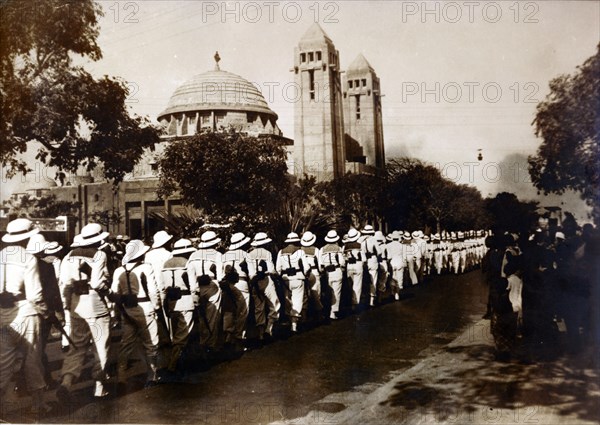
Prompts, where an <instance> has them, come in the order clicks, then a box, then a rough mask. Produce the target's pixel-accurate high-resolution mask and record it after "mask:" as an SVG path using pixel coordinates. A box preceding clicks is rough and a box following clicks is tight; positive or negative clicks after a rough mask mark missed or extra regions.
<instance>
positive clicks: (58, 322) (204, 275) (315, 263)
mask: <svg viewBox="0 0 600 425" xmlns="http://www.w3.org/2000/svg"><path fill="white" fill-rule="evenodd" d="M486 236H487V233H486V232H484V231H477V232H475V231H469V232H457V233H447V232H443V233H441V234H432V235H430V236H429V235H425V234H424V233H423V232H422V231H414V232H408V231H393V232H391V233H389V234H388V235H387V236H386V235H384V234H383V232H381V231H375V229H374V228H373V226H370V225H367V226H365V227H364V228H363V229H362V230H360V231H359V230H358V229H354V228H352V229H350V230H349V231H348V232H347V233H346V234H345V235H343V237H340V235H338V233H337V231H336V230H330V231H329V232H328V233H327V235H326V236H325V237H324V240H323V243H322V244H318V242H319V241H318V240H317V239H318V238H317V236H316V235H315V234H313V233H311V232H305V233H304V234H303V235H302V236H300V235H298V234H296V233H293V232H292V233H289V234H288V235H287V238H286V239H285V241H284V244H283V248H281V249H279V250H278V251H276V250H275V248H274V242H273V240H272V239H271V238H270V237H269V235H268V234H266V233H263V232H259V233H257V234H256V235H254V237H253V238H250V237H248V236H246V235H245V234H243V233H241V232H238V233H234V234H233V235H232V236H231V238H230V239H229V241H228V242H227V243H225V241H222V240H221V238H220V237H219V236H218V235H217V234H216V233H215V232H214V231H212V230H208V231H206V232H204V233H203V234H202V235H201V237H200V238H199V239H197V240H194V242H192V240H190V239H186V238H181V239H178V240H175V241H174V238H173V236H172V235H169V234H168V233H167V232H165V231H159V232H157V233H156V234H155V235H154V237H153V242H152V245H151V246H148V245H146V244H144V242H143V241H141V240H131V241H129V242H127V243H126V244H125V243H124V241H123V237H119V238H117V240H116V242H115V243H112V242H109V233H108V232H106V231H103V229H102V227H101V226H100V225H99V224H95V223H90V224H88V225H86V226H84V227H83V228H82V229H81V233H80V234H79V235H77V236H76V237H75V238H74V241H73V243H72V244H71V247H70V251H69V252H68V253H67V254H66V255H65V256H64V257H63V258H62V259H61V255H60V253H61V252H63V249H62V247H61V246H59V244H58V243H57V242H49V241H46V240H45V238H44V236H43V235H42V234H40V233H39V230H38V229H37V228H35V227H34V226H33V224H32V222H31V221H29V220H27V219H23V218H21V219H16V220H13V221H12V222H10V223H9V225H8V227H7V233H6V234H5V235H4V236H3V238H2V241H3V243H4V248H3V249H2V251H0V255H1V262H0V267H2V271H1V274H0V278H1V281H0V312H1V316H0V317H1V325H2V336H3V340H2V341H3V343H2V345H1V348H0V350H1V355H0V384H1V391H2V395H4V393H5V391H6V390H7V388H8V386H9V383H10V380H11V375H12V374H14V373H15V372H17V371H20V370H23V372H24V373H25V380H26V383H27V386H28V389H29V391H30V393H31V394H32V397H33V408H34V410H38V411H43V410H44V409H45V408H46V404H45V403H44V392H45V389H47V388H49V387H51V384H52V378H51V376H50V373H49V370H48V360H47V358H46V356H45V353H44V351H45V346H46V343H47V341H48V338H49V335H50V333H51V328H52V326H55V327H56V328H57V329H58V330H59V331H60V332H61V333H62V346H63V351H65V357H64V361H63V363H62V369H61V373H60V382H58V383H57V389H56V396H57V398H58V399H59V401H62V400H65V401H66V400H68V399H69V398H70V397H71V392H72V390H73V385H74V382H76V381H77V379H78V378H79V377H80V374H81V371H82V369H83V365H84V363H85V361H86V353H87V352H88V349H90V348H91V349H92V350H91V351H92V352H93V353H94V368H93V379H94V380H95V390H94V396H95V397H104V396H106V395H108V391H107V390H108V388H107V383H109V382H110V381H111V380H115V379H116V380H121V379H122V378H123V377H124V376H126V374H127V372H126V371H127V369H128V368H129V364H130V363H129V361H130V359H131V357H132V354H133V352H134V350H135V349H136V347H137V346H138V345H141V346H142V347H143V350H144V353H145V358H146V365H147V380H146V385H147V386H152V385H155V384H157V383H158V382H159V380H160V376H159V373H158V372H159V368H162V367H163V366H164V367H165V368H166V370H167V372H165V373H167V374H168V373H171V374H177V373H179V372H181V371H182V368H183V367H184V362H183V360H182V358H183V357H185V352H186V347H189V345H190V344H196V345H197V347H199V348H200V351H201V352H202V353H203V355H204V356H205V358H207V359H210V358H215V356H220V355H223V353H227V352H234V353H240V352H243V351H244V350H245V349H246V348H245V347H247V346H248V342H249V341H251V340H252V341H255V342H257V343H262V342H265V341H269V340H270V339H272V338H273V333H274V327H278V328H284V329H288V331H289V332H292V333H296V332H298V331H299V330H301V327H302V326H303V325H304V324H311V325H315V324H320V323H323V322H327V321H330V320H337V319H340V318H342V317H343V316H344V315H345V314H347V313H348V312H356V311H357V310H359V309H360V308H369V307H373V306H376V305H378V304H381V303H383V302H384V301H386V300H387V299H391V300H400V298H401V297H400V295H401V291H402V290H403V289H404V288H407V287H409V286H413V285H418V284H420V283H422V282H423V281H424V278H425V277H426V276H427V275H439V274H442V273H453V274H459V273H464V272H465V271H469V270H471V269H473V268H475V267H478V266H479V265H480V263H481V260H482V258H484V255H485V254H486V250H487V248H486V247H485V243H484V240H485V237H486ZM317 245H321V246H320V247H318V246H317ZM115 323H119V325H118V326H119V327H120V329H121V337H120V343H119V345H118V354H117V355H116V359H117V362H116V363H117V368H116V373H112V374H111V373H109V367H108V366H109V358H110V356H109V351H110V349H111V346H110V342H111V336H112V334H113V333H114V332H115V329H116V328H117V325H115ZM192 336H194V338H193V339H192V338H191V337H192ZM165 353H166V354H165ZM161 376H162V375H161Z"/></svg>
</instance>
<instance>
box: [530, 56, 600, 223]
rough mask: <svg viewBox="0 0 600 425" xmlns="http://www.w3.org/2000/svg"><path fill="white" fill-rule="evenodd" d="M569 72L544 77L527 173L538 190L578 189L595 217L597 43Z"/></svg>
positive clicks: (599, 129)
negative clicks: (545, 93)
mask: <svg viewBox="0 0 600 425" xmlns="http://www.w3.org/2000/svg"><path fill="white" fill-rule="evenodd" d="M577 68H578V71H577V73H575V74H574V75H561V76H559V77H557V78H554V79H553V80H552V81H550V93H549V94H548V96H547V97H546V99H545V100H543V101H542V102H540V103H539V104H538V106H537V113H536V117H535V120H534V122H533V124H534V125H535V133H536V136H538V137H541V138H542V139H543V142H542V144H541V145H540V146H539V148H538V151H537V154H536V155H534V156H530V157H529V173H530V175H531V178H532V181H533V183H534V184H535V186H536V187H537V188H538V189H539V190H543V191H544V192H545V193H549V192H554V193H559V194H560V193H563V192H564V191H565V190H567V189H573V190H576V191H579V192H580V193H581V196H582V198H583V199H585V200H586V202H587V203H588V204H589V205H591V206H593V208H594V210H593V215H594V218H595V221H596V222H598V220H599V219H600V193H599V191H600V144H599V143H600V44H599V45H598V51H597V52H596V54H595V55H594V56H592V57H590V58H589V59H587V60H586V61H585V62H584V63H583V65H581V66H579V67H577Z"/></svg>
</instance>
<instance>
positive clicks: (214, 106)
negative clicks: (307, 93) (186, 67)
mask: <svg viewBox="0 0 600 425" xmlns="http://www.w3.org/2000/svg"><path fill="white" fill-rule="evenodd" d="M219 60H220V58H219V55H218V53H217V54H215V61H216V65H215V69H214V70H213V71H208V72H204V73H202V74H199V75H196V76H194V77H193V78H192V79H191V80H189V81H187V82H185V83H184V84H182V85H181V86H179V87H178V88H177V89H176V90H175V92H174V93H173V95H172V96H171V99H169V103H168V104H167V108H166V109H165V110H164V111H163V112H161V113H160V114H159V115H158V121H159V122H160V123H161V124H162V125H163V126H164V128H165V129H166V131H167V137H177V136H190V135H194V134H197V133H200V132H202V131H205V130H211V131H220V130H225V129H229V128H233V129H234V130H236V131H240V132H245V133H248V134H250V135H253V136H258V135H261V134H273V135H276V136H281V130H280V129H279V127H278V126H277V114H276V113H275V112H273V111H272V110H271V109H270V108H269V105H268V104H267V102H266V101H265V99H264V97H263V95H262V94H261V92H260V91H259V90H258V89H257V88H256V87H255V86H254V85H253V84H252V83H250V82H249V81H247V80H245V79H244V78H242V77H240V76H239V75H236V74H232V73H231V72H227V71H223V70H221V69H220V67H219Z"/></svg>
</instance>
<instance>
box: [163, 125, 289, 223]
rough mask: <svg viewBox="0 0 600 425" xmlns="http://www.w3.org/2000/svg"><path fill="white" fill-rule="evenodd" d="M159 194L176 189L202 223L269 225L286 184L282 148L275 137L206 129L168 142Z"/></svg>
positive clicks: (284, 154)
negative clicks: (195, 210) (202, 220)
mask: <svg viewBox="0 0 600 425" xmlns="http://www.w3.org/2000/svg"><path fill="white" fill-rule="evenodd" d="M159 167H160V175H159V179H160V181H159V192H158V194H159V196H162V197H168V196H170V195H172V194H174V193H176V192H178V193H179V194H180V196H181V197H182V199H183V200H184V202H185V203H186V204H188V205H190V206H193V207H194V208H197V209H199V210H201V211H202V213H203V214H204V215H205V217H206V219H207V221H209V222H210V221H212V222H215V223H220V224H227V223H231V224H232V226H233V228H234V229H239V230H244V231H247V232H248V231H250V229H256V228H259V229H268V228H269V226H271V225H272V222H273V220H274V217H275V216H276V215H277V214H278V213H279V212H280V209H279V206H280V205H281V204H282V202H283V199H284V198H285V194H286V192H287V190H288V188H289V187H290V184H291V183H290V177H289V175H288V173H287V165H286V150H285V147H284V145H283V144H282V143H281V142H280V141H279V140H278V139H277V138H275V137H272V136H261V137H252V136H246V135H243V134H241V133H236V132H233V131H231V132H224V133H217V132H207V133H202V134H198V135H195V136H191V137H187V138H184V139H180V140H176V141H172V142H171V143H169V145H168V146H167V147H166V149H165V151H164V153H163V156H162V158H161V159H160V161H159Z"/></svg>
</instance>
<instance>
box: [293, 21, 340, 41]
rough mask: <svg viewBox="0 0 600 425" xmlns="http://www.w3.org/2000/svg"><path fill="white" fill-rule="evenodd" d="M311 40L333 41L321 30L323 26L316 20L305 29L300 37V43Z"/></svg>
mask: <svg viewBox="0 0 600 425" xmlns="http://www.w3.org/2000/svg"><path fill="white" fill-rule="evenodd" d="M313 41H327V42H329V43H333V42H332V41H331V38H329V36H328V35H327V34H326V33H325V31H323V28H321V26H320V25H319V24H318V23H316V22H315V23H314V24H312V25H311V26H310V28H309V29H308V31H306V32H305V33H304V35H303V36H302V38H301V39H300V43H303V42H313Z"/></svg>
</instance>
